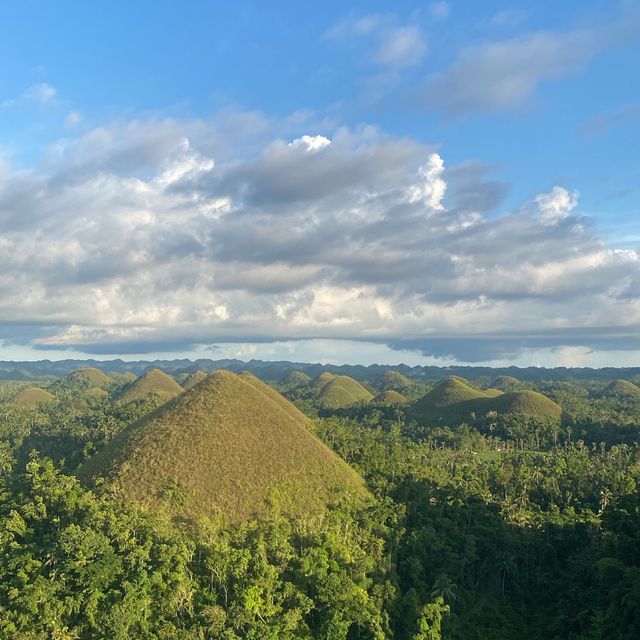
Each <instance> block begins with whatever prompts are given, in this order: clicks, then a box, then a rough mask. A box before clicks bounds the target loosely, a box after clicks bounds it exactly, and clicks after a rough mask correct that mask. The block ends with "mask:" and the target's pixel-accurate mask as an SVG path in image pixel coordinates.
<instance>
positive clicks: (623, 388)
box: [604, 380, 640, 397]
mask: <svg viewBox="0 0 640 640" xmlns="http://www.w3.org/2000/svg"><path fill="white" fill-rule="evenodd" d="M604 395H606V396H626V397H640V387H638V386H636V385H635V384H633V383H632V382H629V381H627V380H615V381H614V382H612V383H611V384H610V385H609V386H608V387H607V388H606V389H605V390H604Z"/></svg>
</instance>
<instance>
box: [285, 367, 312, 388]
mask: <svg viewBox="0 0 640 640" xmlns="http://www.w3.org/2000/svg"><path fill="white" fill-rule="evenodd" d="M310 382H311V376H308V375H307V374H306V373H303V372H302V371H289V373H287V375H286V376H284V377H283V378H282V379H281V380H280V382H279V385H280V388H281V389H282V390H283V391H291V390H292V389H297V388H298V387H302V386H304V385H308V384H309V383H310Z"/></svg>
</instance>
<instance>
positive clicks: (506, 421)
mask: <svg viewBox="0 0 640 640" xmlns="http://www.w3.org/2000/svg"><path fill="white" fill-rule="evenodd" d="M279 373H281V374H282V375H281V377H278V378H277V379H271V380H270V379H269V378H268V377H267V381H269V382H271V383H272V388H271V387H270V388H269V390H268V391H267V390H265V389H263V388H262V387H261V386H259V385H261V384H262V383H258V382H253V381H252V380H251V379H248V378H241V377H240V376H238V377H233V378H231V377H230V378H229V379H228V380H226V382H225V384H228V385H229V386H228V387H224V390H225V392H227V394H229V393H232V392H233V393H236V392H235V391H234V389H236V388H238V389H240V388H242V389H244V390H246V393H247V394H253V395H247V396H246V399H244V400H243V399H241V398H240V397H239V396H238V394H236V396H234V398H233V402H236V404H228V405H225V406H229V407H233V408H234V412H233V419H234V420H236V421H238V422H237V423H236V422H234V423H233V424H234V429H235V428H237V429H240V428H241V427H242V425H241V424H240V422H241V420H240V419H239V418H238V415H239V414H240V413H242V406H244V405H243V404H242V402H244V403H245V404H256V403H255V401H254V398H258V397H259V398H263V397H264V398H266V397H267V396H269V400H268V402H267V400H264V405H263V406H262V408H261V410H262V411H263V413H266V412H267V411H272V413H273V415H274V416H279V415H284V413H282V414H280V413H277V411H288V412H289V413H288V415H289V416H291V420H292V422H291V429H295V428H297V426H296V425H298V422H295V420H298V418H297V413H295V414H294V409H289V408H288V407H289V403H288V402H287V401H285V400H284V398H283V397H282V396H280V395H279V394H276V393H275V391H274V389H277V390H278V391H280V392H282V393H283V394H284V396H286V398H288V399H289V400H290V401H292V402H293V403H295V404H296V405H297V407H298V408H299V409H301V410H302V411H303V412H304V413H305V414H306V415H307V416H309V417H310V418H311V419H310V420H308V421H305V422H300V424H303V425H304V429H307V430H308V431H309V432H310V433H311V434H312V435H315V436H317V437H318V438H319V439H320V440H321V441H322V442H324V443H325V444H326V445H327V446H328V447H329V448H330V449H331V450H332V451H333V452H335V453H336V454H338V456H340V457H341V458H342V459H343V460H344V461H346V462H347V463H348V464H349V465H350V466H351V467H352V468H353V469H354V470H355V471H356V472H358V474H360V476H361V477H362V478H363V479H364V483H365V486H366V496H365V497H364V498H363V499H358V500H354V499H351V498H350V497H349V496H348V495H347V494H335V496H334V498H333V499H331V500H328V501H327V505H326V508H322V509H319V510H317V509H314V510H311V509H310V510H309V512H308V513H304V512H300V510H299V508H298V509H297V511H296V513H295V515H294V514H293V513H292V511H291V510H290V509H289V508H288V506H287V505H288V504H289V503H287V502H283V501H279V500H275V499H272V496H270V498H269V500H268V501H266V502H265V504H266V505H267V506H266V507H265V508H264V509H263V510H262V511H261V513H260V515H259V517H250V518H247V517H242V518H235V517H233V515H234V514H233V513H230V512H228V511H227V512H225V511H224V510H217V511H216V510H212V511H211V512H210V513H203V512H198V513H197V514H196V515H193V513H192V512H187V511H185V510H184V509H183V508H182V507H183V506H184V505H185V504H186V503H187V502H188V501H189V500H190V497H189V495H188V493H189V492H188V490H186V489H185V487H184V486H181V485H180V484H179V483H177V482H175V481H173V480H172V478H167V482H166V484H165V485H164V486H163V489H162V494H161V495H160V496H159V497H158V501H157V503H155V505H154V506H153V507H152V508H151V507H149V505H145V504H142V503H140V502H137V501H135V500H128V499H126V497H125V496H123V494H121V493H119V492H118V491H117V490H116V489H115V486H114V485H113V484H110V483H109V482H107V481H105V480H102V479H100V478H98V479H97V480H96V479H94V480H93V481H92V482H87V481H86V479H85V476H84V475H83V471H82V470H83V469H86V468H87V466H88V465H91V461H92V460H95V459H98V458H99V457H100V456H102V457H103V458H104V456H105V455H106V454H105V452H109V451H110V448H113V447H114V443H117V442H119V439H121V438H122V434H123V433H127V431H126V430H127V429H128V428H130V426H131V425H134V427H135V425H144V428H145V429H147V431H146V432H145V433H146V434H147V435H146V436H145V437H147V438H148V437H149V435H148V434H149V433H151V434H153V428H156V427H157V428H158V430H160V428H164V423H163V422H162V416H163V415H170V416H171V418H172V420H173V421H174V422H179V419H180V415H184V420H185V424H186V422H187V421H192V422H193V416H192V414H193V412H194V411H195V409H193V407H194V406H195V404H194V403H195V400H194V398H195V399H197V398H198V396H197V393H200V395H201V396H202V395H206V394H204V391H206V390H207V387H206V386H203V385H207V384H212V383H210V382H209V381H210V379H211V376H209V377H207V376H205V375H204V374H202V375H201V376H200V378H198V379H197V380H194V379H191V380H190V379H189V376H188V375H187V372H185V374H184V375H182V376H179V375H176V376H175V380H174V378H171V379H169V376H164V374H161V372H155V371H153V372H147V373H146V374H145V375H144V376H143V377H142V378H136V377H135V376H133V375H130V376H126V375H123V374H122V373H118V374H113V375H109V376H106V375H104V374H102V373H101V372H99V371H97V370H96V369H86V370H85V371H84V372H82V371H81V372H77V373H75V374H74V373H72V374H70V375H67V376H66V377H64V378H56V377H53V376H51V377H47V378H42V379H40V380H38V381H37V384H35V383H34V381H33V380H29V381H26V380H25V379H24V377H23V378H21V379H18V380H7V381H4V382H2V383H1V388H0V415H1V420H0V491H2V501H1V503H0V520H1V524H0V545H1V546H2V549H1V553H0V637H2V638H15V639H20V640H27V639H29V640H32V639H33V640H35V639H43V640H44V639H45V638H55V639H59V640H62V639H69V640H70V639H85V638H86V639H88V638H104V639H125V638H126V639H129V638H148V639H152V638H153V639H156V638H157V639H160V638H162V639H167V640H168V639H174V638H175V639H179V638H185V639H187V638H189V639H192V638H196V639H198V638H199V639H203V640H204V639H208V638H211V639H214V638H223V639H228V640H231V639H239V638H248V639H255V640H258V639H259V640H263V639H269V638H272V639H274V640H275V639H287V638H317V639H324V640H356V639H359V640H365V639H366V640H374V639H375V640H382V639H385V638H394V639H398V640H438V639H440V638H447V639H452V640H453V639H456V640H458V639H460V640H462V639H464V640H475V639H477V640H486V639H496V640H497V639H501V640H508V639H511V638H514V639H515V638H518V639H521V638H531V639H539V640H555V639H572V640H578V639H582V640H586V639H590V640H591V639H594V640H595V639H605V638H606V639H620V640H623V639H625V640H626V639H629V640H630V639H632V638H638V637H640V493H639V490H638V489H639V481H640V449H639V447H638V443H639V442H640V388H638V387H636V385H635V383H636V382H639V380H638V379H633V378H632V377H631V376H629V377H628V379H626V380H616V379H615V378H612V376H611V375H610V372H606V374H604V375H602V376H598V375H597V372H592V374H591V377H588V378H587V377H583V376H582V375H579V376H576V377H575V378H571V377H569V376H566V375H564V374H563V375H562V376H559V377H555V378H554V377H553V376H552V375H549V376H548V377H547V378H543V377H540V378H539V379H538V378H536V379H535V380H533V379H528V380H527V379H525V378H526V376H520V377H515V376H506V375H504V372H502V374H500V375H498V374H499V373H500V372H491V371H484V370H483V371H479V372H476V375H474V376H469V377H467V378H465V379H464V380H463V379H462V378H449V379H447V380H445V381H443V380H442V379H441V378H442V376H438V377H435V376H434V377H432V378H430V377H429V376H425V375H423V374H422V373H421V374H420V375H413V376H412V375H411V372H410V371H404V372H403V373H400V372H394V373H393V374H391V375H390V374H389V372H382V371H378V370H375V371H372V372H371V375H370V376H369V377H368V378H367V377H360V378H359V379H358V380H354V379H353V378H350V377H347V376H346V375H344V372H333V373H332V372H328V371H324V372H323V371H317V370H314V371H313V372H309V375H307V374H305V373H304V372H299V374H297V375H295V376H292V375H291V371H286V370H285V371H284V372H279ZM311 373H313V374H315V376H313V377H312V375H311ZM327 373H328V374H329V375H324V374H327ZM620 376H622V374H620ZM229 381H230V382H229ZM178 383H180V385H182V386H179V385H178ZM249 383H250V384H251V385H252V387H251V389H249V387H247V386H246V385H247V384H249ZM174 384H175V387H174ZM154 385H155V386H154ZM234 385H235V386H234ZM242 385H245V386H242ZM36 387H37V390H36ZM183 387H184V388H186V389H188V390H187V391H183ZM220 388H221V387H219V386H218V387H214V386H212V387H211V389H212V393H213V392H215V393H222V392H221V391H220ZM198 390H199V391H198ZM203 390H204V391H203ZM229 390H230V391H229ZM41 392H42V393H41ZM392 392H393V393H392ZM43 394H45V395H43ZM189 394H191V395H189ZM260 394H262V395H260ZM270 394H274V395H273V396H271V395H270ZM276 396H277V397H276ZM220 397H223V396H222V395H221V396H220ZM181 398H187V399H188V400H189V402H190V403H191V404H187V405H184V404H180V402H181V400H180V399H181ZM225 398H226V397H225ZM496 398H497V399H498V400H496ZM223 399H224V398H223ZM224 401H225V402H231V400H229V399H228V398H226V399H224ZM183 402H184V401H183ZM238 403H240V404H238ZM274 403H275V404H274ZM276 404H277V405H278V407H279V408H278V410H277V411H276V409H275V408H274V407H275V406H276ZM166 406H170V407H172V409H171V410H172V411H173V413H171V414H167V413H166V409H163V407H166ZM183 406H186V407H187V409H185V411H184V414H181V413H180V412H179V410H181V408H182V407H183ZM556 406H557V407H559V409H558V411H559V412H560V411H561V414H560V413H559V414H558V415H556V414H555V413H554V411H555V409H554V407H556ZM425 407H427V409H428V410H426V409H425ZM452 407H453V408H454V410H452ZM549 408H551V410H550V411H547V409H549ZM254 409H255V407H254ZM252 410H253V409H252ZM163 411H165V413H163ZM211 411H213V409H211ZM295 411H296V412H297V410H295ZM190 412H191V413H190ZM251 415H253V414H251ZM269 415H271V414H269ZM149 416H151V418H149ZM225 419H226V418H225V414H221V417H220V420H225ZM228 419H229V420H231V419H232V418H228ZM251 420H254V421H255V418H251ZM282 420H284V418H283V419H282ZM305 420H307V419H306V418H305ZM216 424H217V423H216ZM158 425H159V426H158ZM178 426H181V425H178ZM182 426H184V425H182ZM272 426H273V425H272V424H271V423H266V424H265V426H264V428H265V429H269V428H272ZM152 427H153V428H152ZM273 428H275V426H273ZM232 433H233V432H232ZM293 433H295V431H294V432H293ZM225 437H228V436H225ZM282 446H283V450H282V456H283V457H286V456H287V455H289V451H290V450H291V449H293V448H294V447H295V444H294V443H291V444H286V445H285V444H284V443H283V445H282ZM314 446H315V445H314ZM311 450H312V448H311V446H310V448H309V451H311ZM314 450H315V449H314ZM306 451H307V450H306V449H305V452H306ZM165 453H167V452H165ZM154 455H155V454H154ZM168 455H174V456H175V465H176V467H179V466H180V465H182V464H183V463H184V464H186V462H185V459H184V458H182V457H180V456H187V455H189V452H187V451H185V452H183V453H178V452H177V450H175V452H174V451H173V450H172V451H169V452H168ZM305 455H311V454H307V453H305ZM96 456H97V458H96ZM327 459H329V458H327ZM246 464H247V467H246V468H245V469H244V470H243V473H248V469H249V467H250V465H251V460H248V461H247V463H246ZM336 464H337V463H336ZM340 464H342V462H341V461H340ZM345 467H346V465H345ZM345 477H346V476H345ZM223 481H224V478H218V479H217V480H216V482H217V483H219V486H218V487H216V486H213V487H212V488H211V491H212V492H213V494H214V495H215V494H217V493H223V492H224V491H225V489H224V487H223V486H222V484H223Z"/></svg>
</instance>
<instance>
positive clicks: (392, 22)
mask: <svg viewBox="0 0 640 640" xmlns="http://www.w3.org/2000/svg"><path fill="white" fill-rule="evenodd" d="M398 23H399V19H398V17H397V16H396V15H394V14H372V15H368V16H355V15H351V16H348V17H347V18H345V19H343V20H340V21H339V22H338V23H336V24H335V25H334V26H333V27H331V28H330V29H329V30H328V31H327V33H326V34H325V37H326V38H330V39H341V40H348V41H351V40H353V39H354V38H361V39H366V40H368V42H369V43H371V44H372V45H373V47H372V49H371V54H370V55H371V61H372V62H374V63H375V64H377V65H379V66H381V67H386V68H389V69H393V70H396V69H402V68H404V67H411V66H414V65H416V64H418V63H420V62H421V61H422V59H423V58H424V56H425V55H426V53H427V41H426V38H425V35H424V33H423V32H422V29H421V28H420V27H419V26H417V25H415V24H398Z"/></svg>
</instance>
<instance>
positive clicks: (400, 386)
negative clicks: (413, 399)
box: [372, 371, 414, 395]
mask: <svg viewBox="0 0 640 640" xmlns="http://www.w3.org/2000/svg"><path fill="white" fill-rule="evenodd" d="M372 386H373V387H374V388H375V389H377V390H378V391H397V392H398V393H401V394H403V395H404V394H406V393H408V392H409V391H411V389H412V388H413V386H414V385H413V382H411V380H409V378H407V377H406V376H403V375H402V374H401V373H400V372H399V371H385V372H384V373H383V374H382V375H381V376H378V377H377V378H376V379H375V380H373V382H372Z"/></svg>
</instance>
